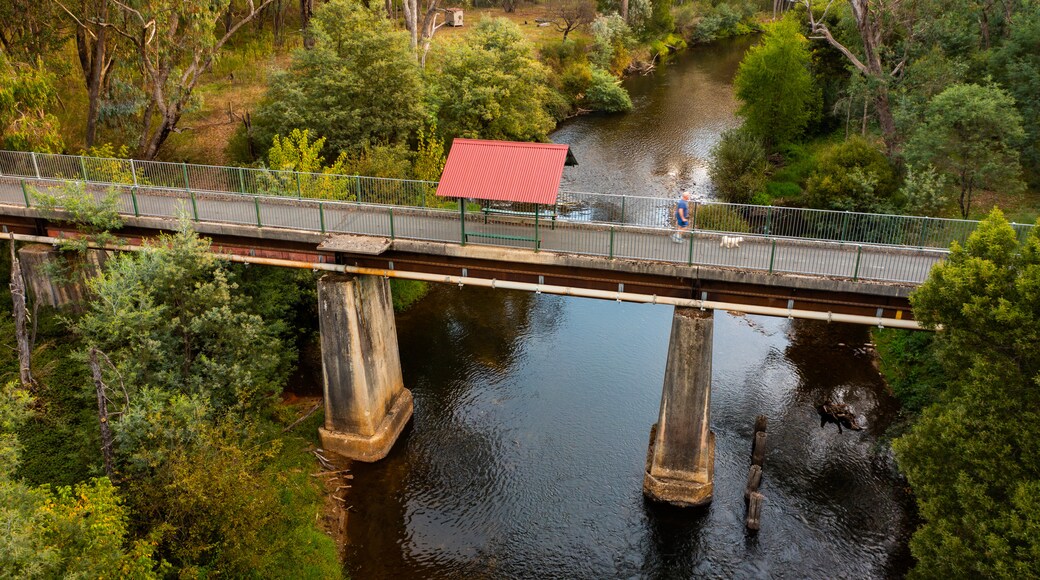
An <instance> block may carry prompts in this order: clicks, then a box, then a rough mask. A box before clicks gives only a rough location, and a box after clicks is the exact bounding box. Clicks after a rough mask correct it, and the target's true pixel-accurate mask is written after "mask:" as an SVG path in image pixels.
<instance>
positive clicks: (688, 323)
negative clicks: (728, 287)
mask: <svg viewBox="0 0 1040 580" xmlns="http://www.w3.org/2000/svg"><path fill="white" fill-rule="evenodd" d="M714 321H715V317H714V315H713V311H712V310H701V309H699V308H683V307H676V309H675V314H674V315H673V316H672V332H671V338H670V340H669V343H668V362H667V363H666V365H665V373H664V387H663V389H662V393H661V411H660V414H659V416H658V419H657V423H656V424H654V426H653V427H651V429H650V447H649V449H648V450H647V455H646V473H645V475H644V477H643V494H644V495H646V496H647V497H648V498H650V499H652V500H655V501H659V502H665V503H670V504H673V505H678V506H698V505H705V504H708V503H710V502H711V499H712V494H713V492H714V479H715V434H714V433H712V432H711V346H712V325H713V323H714Z"/></svg>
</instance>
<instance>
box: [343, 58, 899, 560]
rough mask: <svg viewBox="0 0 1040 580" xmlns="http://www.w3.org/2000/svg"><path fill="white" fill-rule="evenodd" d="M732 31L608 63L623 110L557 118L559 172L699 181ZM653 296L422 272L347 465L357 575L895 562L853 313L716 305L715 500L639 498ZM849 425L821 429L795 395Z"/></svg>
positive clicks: (583, 184)
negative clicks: (406, 409)
mask: <svg viewBox="0 0 1040 580" xmlns="http://www.w3.org/2000/svg"><path fill="white" fill-rule="evenodd" d="M749 42H750V41H748V40H746V39H744V40H738V41H734V42H728V43H718V44H715V45H712V46H710V47H704V48H696V49H693V50H690V51H687V52H686V53H685V54H683V55H680V56H679V57H677V58H676V59H674V60H673V61H672V62H669V63H667V65H666V66H664V67H661V68H660V69H659V70H658V72H657V73H656V74H655V75H651V76H647V77H639V78H635V79H629V80H628V81H626V87H628V88H629V90H630V92H631V94H632V97H633V101H634V103H635V107H636V108H635V110H634V111H633V112H632V113H630V114H628V115H624V116H618V117H586V118H581V119H577V120H574V121H572V122H570V123H569V124H567V125H565V126H563V127H561V128H560V129H559V130H558V131H557V132H556V133H555V134H554V136H553V137H554V140H555V141H557V142H568V143H571V144H572V145H573V146H574V148H575V152H576V153H577V155H578V160H579V162H580V163H581V165H579V167H577V168H569V169H567V170H566V172H565V173H566V183H565V185H564V187H567V188H572V189H586V190H596V191H608V192H612V193H636V192H641V193H642V194H647V193H649V194H671V193H672V192H674V191H675V189H676V188H677V187H695V188H697V189H698V191H699V193H700V194H701V195H702V196H708V195H710V186H709V185H708V182H707V178H706V173H705V170H704V167H705V160H706V158H707V155H708V151H709V150H710V148H711V145H712V144H713V143H714V142H715V141H716V140H717V138H718V134H719V132H720V131H722V130H724V129H725V128H728V127H731V126H734V125H735V124H736V121H735V119H734V117H733V110H734V109H735V108H736V104H735V103H734V101H733V96H732V87H731V85H730V83H731V81H732V76H733V73H734V71H735V69H736V65H737V63H738V62H739V60H740V57H741V55H742V54H743V51H744V50H745V49H746V48H747V46H748V45H749ZM671 315H672V309H671V308H669V307H665V306H653V305H637V304H622V303H614V302H606V301H595V300H588V299H576V298H565V297H560V296H546V295H534V294H526V293H519V292H506V291H501V290H490V289H478V288H468V287H467V288H457V287H450V286H436V287H434V289H433V290H432V291H431V293H430V294H429V295H428V296H427V297H426V298H424V299H423V300H422V301H420V302H419V303H418V304H417V305H416V306H414V307H413V308H411V309H410V310H409V311H407V312H405V313H403V314H400V315H398V317H397V324H398V337H399V344H400V350H401V359H402V365H403V370H404V379H405V384H406V386H407V387H408V388H410V389H411V390H412V393H413V395H414V397H415V415H414V418H413V421H412V423H411V425H410V426H409V427H407V428H406V431H405V433H404V434H403V435H402V437H401V439H400V440H399V441H398V443H397V445H396V446H395V447H394V449H393V450H392V451H391V453H390V455H389V456H388V457H387V458H386V459H384V460H383V461H381V462H379V463H376V464H361V463H355V464H354V465H353V466H352V469H353V473H354V476H355V479H354V482H353V483H354V487H353V489H352V490H351V492H350V495H349V496H348V499H347V501H348V502H349V503H350V505H351V506H352V507H351V511H350V516H349V519H348V524H347V541H348V547H347V555H346V570H347V572H348V573H349V574H350V575H351V576H352V577H353V578H355V579H369V578H380V579H381V578H596V579H599V578H642V577H649V578H694V577H697V578H699V577H711V578H747V577H763V578H765V577H770V578H772V577H787V578H884V577H898V576H901V575H903V574H904V573H905V571H906V569H907V567H908V566H909V564H910V557H909V552H908V549H907V540H908V537H909V534H910V532H911V530H912V527H913V525H914V522H913V516H912V501H911V500H910V498H909V497H908V496H907V494H906V491H905V484H903V483H902V482H901V481H900V480H899V479H898V477H897V476H896V474H895V471H894V468H893V465H892V461H891V459H890V457H889V456H888V453H887V452H886V447H885V446H884V445H883V444H881V443H880V442H879V439H880V437H881V436H882V434H883V433H884V431H885V429H886V428H887V427H888V425H889V424H891V422H892V421H893V420H894V419H895V416H896V412H897V404H896V402H895V401H894V400H893V399H892V398H891V396H889V395H888V394H887V391H886V389H885V386H884V384H883V382H882V380H881V378H880V377H879V375H878V373H877V371H876V369H875V368H874V366H873V353H872V350H871V347H870V345H869V344H868V343H869V334H868V332H867V331H866V329H865V328H862V327H852V326H843V325H838V324H831V325H828V324H824V323H810V322H805V321H791V320H786V319H777V318H764V317H750V316H734V315H730V314H727V313H725V312H717V313H716V320H715V343H714V351H713V363H712V364H713V374H712V381H713V391H712V409H711V413H712V429H713V430H714V432H715V433H716V441H717V447H716V465H715V499H714V501H713V502H712V504H711V505H710V506H709V507H707V508H705V509H685V510H684V509H676V508H670V507H665V506H659V505H655V504H652V503H650V502H647V501H645V500H644V498H643V496H642V479H643V468H644V462H645V456H646V447H647V441H648V436H649V430H650V425H651V424H653V423H654V422H655V421H656V419H657V413H658V407H659V405H660V396H661V384H662V380H663V375H664V365H665V357H666V350H667V346H668V334H669V328H670V324H671ZM826 398H832V399H835V400H841V401H845V402H847V403H849V404H851V405H852V406H853V408H854V409H855V410H856V412H857V414H858V415H859V417H860V418H861V421H862V422H863V423H864V424H865V425H866V427H867V428H866V430H864V431H860V432H849V431H846V432H845V433H843V434H839V433H838V432H837V429H836V427H834V426H833V425H832V426H828V427H827V428H826V429H821V428H820V425H819V419H818V416H817V415H816V413H815V411H814V405H815V404H816V403H817V402H819V401H821V400H823V399H826ZM759 414H764V415H766V416H767V417H768V418H769V450H768V453H767V456H766V463H765V471H764V478H763V484H762V489H761V491H762V493H763V494H764V495H765V496H766V498H767V499H766V504H765V508H764V510H763V515H762V530H761V532H759V533H758V534H757V535H750V534H748V533H746V532H745V530H744V526H743V517H744V503H743V497H742V494H743V488H744V484H745V480H746V477H747V469H748V465H749V455H750V442H751V436H752V431H753V424H754V419H755V416H756V415H759Z"/></svg>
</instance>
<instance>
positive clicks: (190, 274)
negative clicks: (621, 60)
mask: <svg viewBox="0 0 1040 580" xmlns="http://www.w3.org/2000/svg"><path fill="white" fill-rule="evenodd" d="M209 247H210V243H209V241H208V240H205V239H202V238H199V237H198V235H197V234H196V233H195V232H193V231H192V230H191V229H190V228H188V227H187V225H185V224H182V229H181V231H180V232H179V233H178V234H176V235H174V236H163V237H161V238H160V239H159V240H158V242H156V243H154V244H152V245H150V246H148V248H147V249H146V250H145V251H142V252H134V253H126V254H120V255H117V256H115V257H114V258H112V259H110V260H109V261H108V263H107V264H106V268H105V271H104V272H103V273H102V275H101V276H99V277H97V278H94V279H93V280H91V281H90V289H91V290H92V292H93V293H94V295H95V296H96V297H97V298H96V299H95V300H94V301H93V302H91V304H90V306H89V309H88V310H87V312H86V313H85V314H84V315H83V316H82V317H81V318H80V319H79V320H78V321H76V323H75V324H74V329H75V331H76V332H77V333H78V334H79V335H80V336H81V337H83V339H84V342H85V343H86V344H87V345H92V346H96V347H97V348H99V349H100V350H102V351H103V352H105V353H107V354H108V355H109V357H110V358H111V359H112V361H113V362H114V364H115V365H116V367H117V369H118V370H119V373H120V380H121V381H123V383H124V384H125V385H126V388H127V390H128V391H129V394H130V398H131V400H132V401H138V400H139V399H138V397H139V396H140V397H143V399H141V400H140V401H141V402H142V404H138V403H136V402H135V403H134V405H132V407H133V408H132V409H127V410H125V412H126V415H125V416H124V417H123V419H122V420H121V421H119V424H117V425H116V435H117V438H120V437H122V438H123V439H126V438H128V437H130V438H133V437H138V434H136V433H135V434H128V433H125V432H124V433H121V431H126V430H127V428H128V426H129V425H131V424H132V423H133V420H132V419H133V418H135V417H137V415H135V413H142V414H143V415H142V416H141V421H143V422H144V423H147V422H148V420H149V419H148V417H149V415H148V413H151V412H156V413H159V412H163V409H165V410H166V412H168V413H169V414H170V417H171V420H173V421H174V423H176V420H177V418H178V417H181V416H189V415H190V416H195V415H198V416H202V417H206V416H213V415H215V416H223V415H225V414H228V413H231V412H235V413H242V412H245V411H247V410H258V409H260V410H262V409H265V408H267V407H268V406H269V405H270V403H271V401H272V397H273V396H275V395H276V394H277V393H279V392H280V391H281V388H282V384H283V383H284V380H285V377H286V376H287V372H288V370H289V369H288V364H287V357H288V356H289V355H291V354H292V349H291V346H288V345H283V344H282V343H281V341H279V340H278V339H277V337H276V336H275V335H274V334H275V333H274V332H273V331H272V329H271V328H270V327H269V325H268V324H267V323H265V321H264V320H262V319H261V318H260V317H259V316H256V315H254V314H250V313H249V312H248V309H247V308H246V306H247V303H246V298H245V297H244V295H243V293H242V292H241V291H240V290H239V289H238V288H237V286H236V285H235V284H233V283H232V282H230V281H229V273H228V271H227V269H226V267H225V265H224V264H223V263H222V262H220V261H219V260H218V259H217V258H216V257H215V256H214V255H213V254H212V253H211V252H210V251H209ZM178 397H179V398H178ZM144 400H150V401H151V404H154V406H155V408H154V409H150V408H149V405H144V404H143V401H144ZM152 419H153V420H155V422H157V423H158V422H159V421H158V420H157V417H152ZM186 422H187V423H189V424H190V421H186ZM177 429H179V427H177V428H176V429H173V431H177ZM130 447H131V448H132V449H136V445H131V446H130Z"/></svg>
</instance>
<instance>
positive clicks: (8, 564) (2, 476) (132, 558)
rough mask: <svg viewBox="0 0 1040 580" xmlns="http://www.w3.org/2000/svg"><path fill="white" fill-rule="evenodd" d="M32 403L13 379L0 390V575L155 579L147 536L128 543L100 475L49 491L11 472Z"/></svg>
mask: <svg viewBox="0 0 1040 580" xmlns="http://www.w3.org/2000/svg"><path fill="white" fill-rule="evenodd" d="M32 402H33V399H32V397H31V396H30V395H29V393H28V392H26V391H25V390H23V389H21V388H19V387H18V386H17V384H16V383H13V382H12V383H8V384H6V385H5V386H3V387H2V388H0V522H3V526H4V533H3V534H0V578H58V577H62V578H102V577H118V578H158V577H160V574H158V572H159V571H161V570H162V567H159V566H157V562H156V560H155V559H154V558H153V555H152V553H153V551H154V540H155V537H154V536H153V537H150V538H148V539H146V540H136V541H130V534H129V523H130V522H129V513H128V510H127V509H126V507H125V506H124V504H123V501H122V500H121V499H120V497H119V494H118V493H117V490H116V488H115V487H114V486H113V485H112V483H111V482H109V480H108V479H107V478H101V479H94V480H92V481H90V482H88V483H81V484H77V485H76V486H75V487H74V488H73V487H67V486H61V487H58V488H56V489H53V490H52V489H51V488H49V487H48V486H40V487H33V486H30V485H26V484H25V483H23V482H21V481H19V480H16V479H14V478H12V477H11V474H12V473H13V472H14V471H15V468H16V466H17V464H18V460H19V453H20V448H21V446H20V444H19V441H18V437H17V435H16V434H15V433H16V431H17V429H19V426H20V425H21V424H22V423H24V422H25V421H26V420H27V419H28V418H29V415H30V413H31V411H30V405H31V404H32Z"/></svg>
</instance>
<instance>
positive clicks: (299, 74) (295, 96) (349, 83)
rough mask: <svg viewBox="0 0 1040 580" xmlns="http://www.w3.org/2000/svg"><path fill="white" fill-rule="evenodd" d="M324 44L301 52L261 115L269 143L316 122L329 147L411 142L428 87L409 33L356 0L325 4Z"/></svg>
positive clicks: (319, 30) (319, 29)
mask: <svg viewBox="0 0 1040 580" xmlns="http://www.w3.org/2000/svg"><path fill="white" fill-rule="evenodd" d="M311 25H312V29H313V34H314V36H315V38H316V45H315V47H314V48H313V49H312V50H304V51H299V52H297V53H296V54H295V55H293V60H292V64H290V66H289V69H288V70H287V71H285V72H284V73H281V74H278V75H276V76H275V77H274V79H273V80H272V81H271V86H270V88H269V89H268V91H267V94H266V95H265V96H264V99H263V102H262V103H261V104H260V106H259V108H258V110H257V113H256V115H255V120H254V127H255V130H256V134H257V137H258V138H259V140H260V142H261V143H263V144H265V145H266V144H267V143H271V142H272V140H273V137H274V135H276V134H277V135H289V134H290V133H291V132H292V131H293V130H294V129H301V130H302V129H309V130H310V132H311V134H312V135H322V136H324V137H325V138H326V139H327V142H326V143H325V148H324V151H323V153H325V154H326V155H327V156H330V157H332V156H335V155H337V154H338V153H339V152H341V151H345V152H348V153H356V152H358V151H360V150H362V149H364V148H365V147H366V146H375V145H380V144H398V143H404V142H406V141H408V140H409V139H411V138H412V136H413V135H414V134H415V133H416V132H417V131H418V129H419V128H420V127H421V126H422V121H423V114H424V112H423V87H422V83H421V81H420V70H419V64H418V63H417V62H416V60H415V55H414V53H413V52H412V50H411V48H410V47H409V44H408V43H409V40H408V34H407V33H406V32H403V31H398V30H395V29H394V24H393V23H392V22H390V21H389V20H387V19H386V18H385V17H384V16H382V15H380V14H378V13H376V12H373V11H371V10H368V9H366V8H364V7H362V6H361V5H360V4H357V3H356V2H352V1H351V0H334V1H332V2H329V3H328V4H325V5H323V6H322V7H321V8H320V9H319V10H318V11H317V13H316V14H315V15H314V19H313V20H312V21H311Z"/></svg>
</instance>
